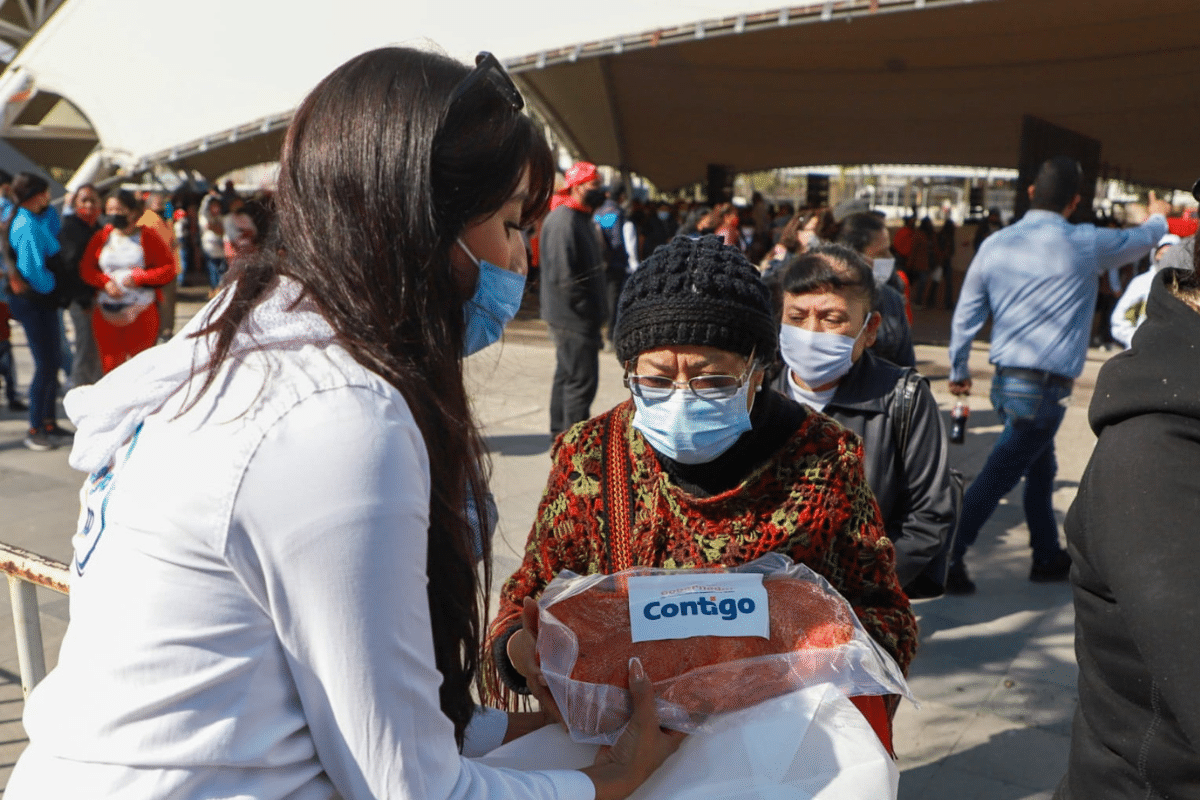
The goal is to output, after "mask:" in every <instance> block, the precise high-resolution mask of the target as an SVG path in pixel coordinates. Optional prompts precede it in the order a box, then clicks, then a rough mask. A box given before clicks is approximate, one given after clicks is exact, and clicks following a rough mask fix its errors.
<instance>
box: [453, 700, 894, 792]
mask: <svg viewBox="0 0 1200 800" xmlns="http://www.w3.org/2000/svg"><path fill="white" fill-rule="evenodd" d="M705 728H706V729H705V730H704V731H702V732H700V733H696V734H693V735H691V736H689V737H688V738H686V739H684V741H683V744H682V745H680V747H679V750H678V751H677V752H676V753H675V754H674V755H672V756H671V757H670V758H669V759H667V761H666V763H664V764H663V766H662V767H661V768H660V769H659V770H658V772H656V773H655V774H654V775H652V776H651V777H650V779H649V780H648V781H647V782H646V783H645V784H643V785H642V787H641V788H640V789H638V791H636V792H635V793H634V794H633V795H632V796H631V800H785V799H786V800H862V798H871V800H883V799H884V798H895V797H896V791H897V786H898V783H899V779H900V775H899V771H898V770H897V769H896V765H895V762H893V761H892V759H891V758H890V757H889V756H888V754H887V752H886V751H885V750H884V749H883V745H881V744H880V743H879V739H878V737H876V735H875V733H874V731H872V730H871V726H870V725H869V724H868V723H867V721H866V719H864V718H863V715H862V714H860V713H859V711H858V709H857V708H855V707H854V706H853V705H852V704H851V703H850V701H849V700H847V699H846V696H845V695H844V694H843V693H842V691H841V690H840V689H838V688H836V687H834V686H832V685H830V684H820V685H817V686H812V687H809V688H807V689H801V690H799V691H796V692H792V693H790V694H786V695H782V696H780V697H776V698H774V699H773V700H768V701H766V702H765V703H760V704H759V705H757V706H754V707H752V708H748V709H745V710H743V711H733V712H729V713H727V714H719V715H716V716H714V717H712V718H710V720H709V722H708V724H707V725H706V726H705ZM598 749H599V747H598V746H597V745H594V744H581V743H578V742H575V741H573V740H572V739H571V738H570V736H569V735H568V734H567V732H566V731H565V730H563V728H562V727H561V726H559V725H550V726H547V727H545V728H541V729H540V730H537V731H534V732H533V733H531V734H529V735H528V736H523V737H521V738H520V739H516V740H514V741H512V742H509V743H508V744H506V745H504V746H502V747H500V748H497V749H496V750H493V751H492V752H491V753H489V754H488V755H486V756H483V757H482V758H479V759H476V761H479V762H481V763H484V764H488V765H490V766H494V767H509V768H512V769H520V770H534V769H579V768H582V767H586V766H589V765H590V764H592V763H593V761H594V760H595V758H596V752H597V751H598Z"/></svg>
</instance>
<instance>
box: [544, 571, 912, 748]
mask: <svg viewBox="0 0 1200 800" xmlns="http://www.w3.org/2000/svg"><path fill="white" fill-rule="evenodd" d="M730 572H733V573H757V574H761V575H762V576H763V578H762V580H763V584H764V585H768V582H773V583H772V584H771V585H772V586H773V587H775V588H780V587H785V586H786V587H787V591H789V592H795V591H796V590H799V589H803V592H802V593H801V594H803V598H802V599H803V600H804V602H806V603H814V604H819V605H820V607H821V608H822V609H823V611H822V613H823V614H824V613H826V611H827V610H828V609H830V608H834V609H835V610H836V611H837V620H838V624H837V632H838V637H837V643H836V644H834V645H829V646H824V645H823V646H819V647H813V646H806V647H805V648H804V649H799V650H788V651H782V652H781V651H778V650H777V651H775V652H771V653H769V654H765V655H758V656H756V657H751V658H738V659H731V660H721V661H720V663H717V661H716V659H707V660H706V659H705V658H703V657H699V658H692V656H693V654H695V653H697V651H698V649H699V648H705V649H706V652H707V651H712V652H720V653H726V652H729V651H730V650H734V651H738V652H742V651H745V650H747V649H754V648H757V649H758V650H761V649H762V648H761V647H760V646H759V645H761V643H762V641H763V640H761V639H758V640H755V639H753V638H752V637H751V638H749V639H747V638H743V639H742V640H735V639H717V638H716V637H694V638H689V639H675V640H670V641H666V642H661V641H660V642H638V643H634V642H633V641H632V640H631V636H630V633H629V629H630V626H631V621H630V613H629V610H628V606H627V605H625V606H622V600H621V597H622V596H625V597H627V596H628V594H627V591H626V587H627V586H628V579H629V578H631V577H638V576H652V575H676V574H680V573H686V574H688V575H696V576H703V575H720V574H725V573H730ZM776 579H779V580H778V581H776ZM781 590H782V589H781ZM622 593H625V594H624V595H623V594H622ZM797 596H798V595H796V594H794V593H793V594H790V595H788V598H795V597H797ZM568 601H570V603H569V604H568ZM626 602H627V601H626ZM538 606H539V625H540V628H539V631H538V641H537V649H538V656H539V658H540V660H541V666H542V672H543V674H544V675H545V677H546V681H547V683H548V684H549V687H550V691H551V693H552V694H553V695H554V700H555V702H556V703H557V704H558V707H559V709H560V711H562V713H563V717H564V719H565V721H566V723H567V727H568V729H569V730H570V732H571V736H572V737H573V738H574V739H575V740H576V741H579V742H587V743H591V744H612V743H613V742H615V741H616V739H617V737H618V736H619V735H620V733H621V731H623V730H624V728H625V725H626V724H627V723H628V720H629V715H630V712H631V708H632V707H631V705H630V698H629V693H628V691H627V689H626V687H627V686H628V672H627V667H626V665H627V662H628V659H629V658H630V657H631V656H633V655H637V656H639V657H640V658H641V659H642V663H643V666H644V667H645V668H646V672H647V674H648V675H649V676H650V678H651V680H652V681H653V682H654V690H655V694H656V696H657V698H658V715H659V719H660V720H661V722H662V724H663V726H664V727H668V728H673V729H675V730H680V731H684V732H686V733H695V732H697V731H700V730H704V729H705V727H704V726H705V724H706V721H707V720H708V719H709V718H710V717H711V715H712V714H715V713H721V712H726V711H731V710H739V709H742V708H746V707H749V706H751V705H754V704H755V703H759V702H761V701H763V700H767V699H770V698H771V697H776V696H779V695H781V694H785V693H788V692H791V691H794V690H796V689H800V688H804V687H806V686H814V685H817V684H824V683H830V684H833V685H834V686H836V687H837V688H839V689H840V690H841V691H842V692H843V694H845V695H847V696H854V695H886V694H899V695H904V696H906V697H909V698H910V699H911V698H912V695H911V694H910V693H909V690H908V685H907V683H905V680H904V676H903V673H902V672H901V671H900V668H899V666H898V665H897V664H896V662H895V661H894V660H893V659H892V657H891V656H890V655H888V653H887V652H886V651H884V650H883V648H881V647H880V646H879V645H878V644H876V643H875V641H874V640H873V639H871V637H870V635H869V634H868V633H867V632H866V630H865V629H864V628H863V627H862V623H860V622H859V621H858V618H857V616H855V614H854V611H853V609H852V608H850V604H849V603H848V602H846V600H845V598H843V597H842V596H841V595H840V594H838V593H837V591H836V590H834V589H833V587H832V586H830V585H829V582H828V581H826V580H825V579H824V578H822V577H821V576H819V575H817V574H816V573H815V572H813V571H812V570H811V569H809V568H808V567H806V566H804V565H803V564H794V563H793V562H792V561H791V559H789V558H787V557H786V556H784V555H782V554H779V553H770V554H767V555H765V556H763V557H762V558H759V559H756V560H754V561H752V562H750V563H748V564H745V565H742V566H740V567H733V568H730V569H725V568H705V569H695V570H665V569H649V568H637V569H632V570H626V571H624V572H620V573H617V574H615V575H589V576H586V577H584V576H579V575H576V574H575V573H572V572H569V571H564V572H562V573H560V574H559V575H558V576H557V577H556V578H555V579H554V580H553V581H551V583H550V585H549V586H547V587H546V590H545V592H543V594H542V597H541V599H540V600H539V602H538ZM556 608H558V609H559V613H560V615H562V616H565V617H566V618H567V619H568V620H569V622H570V623H572V624H574V626H575V628H576V630H572V628H571V627H570V624H568V623H566V622H564V621H563V620H562V619H560V618H559V616H558V615H556ZM567 611H570V613H569V614H568V613H567ZM777 616H778V614H777V612H776V611H772V617H773V619H772V623H771V624H772V628H773V629H774V628H775V626H776V623H777V622H778V621H779V620H778V619H777ZM821 618H822V619H826V618H827V617H821ZM789 619H790V617H789ZM792 627H793V628H797V629H799V628H801V627H802V626H800V625H799V624H798V623H796V624H794V625H792ZM805 635H807V634H805ZM814 635H817V636H818V638H820V637H821V635H822V634H821V632H817V631H815V628H814ZM714 642H720V644H714ZM727 642H736V644H734V645H732V646H727V645H725V644H724V643H727ZM744 642H751V643H753V644H752V645H750V646H747V647H743V646H742V643H744ZM581 653H582V655H581ZM581 658H582V659H584V660H582V661H581V660H580V659H581ZM589 658H590V659H591V660H587V659H589ZM688 660H690V661H692V662H697V661H698V662H699V663H701V664H703V666H699V667H696V668H690V667H686V668H685V667H680V668H677V664H678V663H679V662H680V661H688ZM600 663H602V664H603V665H604V668H602V669H598V668H597V666H596V665H597V664H600ZM577 665H578V666H579V670H578V671H576V666H577ZM610 668H611V669H610ZM573 673H574V676H573ZM668 673H669V674H668ZM598 674H604V675H605V676H606V678H605V680H603V681H590V680H584V679H581V677H580V676H581V675H588V676H589V677H592V676H595V675H598Z"/></svg>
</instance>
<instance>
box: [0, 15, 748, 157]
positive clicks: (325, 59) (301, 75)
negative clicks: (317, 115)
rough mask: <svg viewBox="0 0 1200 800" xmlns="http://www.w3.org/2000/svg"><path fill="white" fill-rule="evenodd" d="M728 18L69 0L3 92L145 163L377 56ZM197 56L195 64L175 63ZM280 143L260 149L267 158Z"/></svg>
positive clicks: (277, 112) (270, 123)
mask: <svg viewBox="0 0 1200 800" xmlns="http://www.w3.org/2000/svg"><path fill="white" fill-rule="evenodd" d="M745 5H748V6H761V7H767V6H769V5H770V2H769V0H767V1H766V2H763V0H759V1H758V2H756V1H755V0H749V2H747V3H745ZM723 13H728V4H722V3H719V2H716V1H715V0H655V2H645V0H606V2H605V3H604V4H603V5H589V4H584V3H576V4H566V3H563V2H562V0H520V1H519V2H509V3H498V2H494V1H493V0H448V2H447V1H445V0H443V2H434V0H403V2H395V0H339V2H332V3H331V2H316V0H249V1H247V0H206V2H204V3H199V4H177V3H170V4H163V3H161V2H155V0H68V1H67V2H64V3H63V4H62V6H61V7H60V8H59V9H58V11H57V13H56V14H54V15H53V16H52V17H51V18H50V20H49V21H48V22H46V23H45V24H44V25H43V26H42V27H41V29H40V30H38V31H37V33H36V34H35V35H34V36H33V38H32V39H31V40H30V41H29V42H28V43H27V44H26V45H25V46H24V47H23V49H21V51H20V52H19V53H18V54H17V56H16V58H15V59H14V60H13V61H12V63H11V64H10V65H9V67H8V69H7V70H6V71H5V73H4V75H3V76H0V94H3V95H5V96H6V98H5V99H7V96H11V95H12V94H13V93H14V92H15V91H20V90H21V89H23V88H26V87H32V88H34V89H36V90H38V91H39V92H42V93H53V94H56V95H59V96H61V97H63V98H66V99H68V100H69V101H70V102H71V103H72V104H73V105H74V106H75V107H76V108H78V109H79V111H80V112H81V113H82V114H83V116H84V117H86V119H87V121H88V122H90V124H91V127H92V128H93V129H94V131H95V133H96V135H97V136H98V138H99V141H100V145H101V147H102V148H103V149H104V150H105V151H107V152H109V153H113V154H119V155H121V156H123V158H124V160H126V161H128V162H130V163H136V162H137V161H139V160H141V159H144V158H146V157H149V156H152V155H154V154H160V153H162V152H163V151H166V152H168V153H169V152H170V151H172V150H173V149H176V148H178V147H179V146H180V145H184V144H185V143H193V146H192V148H191V150H192V151H193V152H194V153H196V154H199V153H201V152H203V151H204V150H207V149H208V147H207V146H206V145H205V144H204V143H203V139H204V137H208V136H213V137H214V139H213V141H212V142H210V143H208V144H211V145H212V146H214V147H215V146H216V145H218V144H227V143H228V134H227V132H228V131H231V130H236V129H239V128H241V129H242V130H243V137H242V138H243V139H244V140H248V139H249V138H252V135H254V134H264V133H268V132H270V131H279V130H281V128H282V127H284V126H286V121H287V119H288V118H290V114H291V112H292V110H293V109H294V108H295V107H296V106H297V105H299V103H300V101H301V100H302V99H303V98H304V96H305V95H306V94H307V93H308V91H309V90H311V89H312V87H313V86H315V85H316V83H317V82H318V81H319V80H320V79H321V78H323V77H324V76H325V75H327V74H328V73H329V72H330V71H332V70H333V69H334V68H335V67H336V66H338V65H339V64H341V63H343V62H344V61H346V60H347V59H349V58H350V57H352V56H354V55H356V54H358V53H361V52H363V51H366V50H370V49H372V48H375V47H380V46H383V45H388V44H407V45H413V46H421V47H434V48H440V49H442V50H444V51H445V52H447V53H448V54H450V55H452V56H454V57H457V58H460V59H462V60H464V61H470V60H471V59H472V58H473V56H474V54H475V53H476V52H478V51H479V50H491V51H492V52H494V53H495V54H496V55H497V56H498V57H500V58H501V59H505V58H510V57H515V56H519V55H526V54H528V53H536V52H539V51H542V50H547V49H553V48H560V47H562V46H563V45H564V44H565V43H572V42H582V41H591V40H595V39H603V38H606V37H610V36H617V35H620V34H623V33H627V32H629V31H631V30H646V29H652V28H657V27H664V26H670V27H674V26H676V25H678V23H679V22H680V21H681V20H689V21H694V20H697V19H701V18H705V17H712V16H716V15H720V14H723ZM187 53H195V54H196V56H195V58H194V59H193V60H192V61H190V62H189V63H186V64H185V65H183V66H172V65H173V64H176V63H177V62H178V59H179V58H180V56H181V54H187ZM138 67H141V75H140V76H139V77H138V78H137V79H136V81H135V80H133V79H132V78H131V76H132V75H133V74H136V70H137V68H138ZM218 134H221V136H220V137H219V141H218V138H217V135H218ZM234 138H235V139H236V138H238V137H237V135H236V134H235V136H234ZM277 142H278V137H275V138H274V139H273V140H272V141H271V142H270V143H269V144H268V143H266V142H260V146H261V145H263V144H267V145H268V146H266V147H261V149H262V151H263V152H262V155H263V156H264V159H263V160H269V159H271V158H272V157H273V154H274V152H275V150H274V149H272V148H277ZM205 171H208V170H205ZM212 177H215V175H212Z"/></svg>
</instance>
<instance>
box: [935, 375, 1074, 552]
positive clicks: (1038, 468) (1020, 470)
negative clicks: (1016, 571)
mask: <svg viewBox="0 0 1200 800" xmlns="http://www.w3.org/2000/svg"><path fill="white" fill-rule="evenodd" d="M1070 395H1071V389H1070V387H1067V386H1060V385H1055V384H1049V383H1043V382H1038V381H1034V380H1029V379H1026V378H1017V377H1013V376H1003V375H1001V374H1000V373H999V372H997V373H996V377H995V378H994V379H993V380H992V397H991V399H992V406H993V407H994V408H995V409H996V413H997V414H998V415H999V417H1000V421H1001V422H1003V423H1004V431H1003V432H1002V433H1001V434H1000V438H999V439H997V440H996V445H995V447H993V448H992V452H991V454H990V455H989V456H988V460H987V463H985V464H984V465H983V469H982V470H981V471H980V472H979V475H977V476H976V477H975V480H974V481H972V483H971V486H970V488H968V489H967V491H966V494H965V495H964V496H963V505H962V515H961V516H960V518H959V523H958V534H957V537H956V539H955V542H954V559H953V560H954V562H955V563H958V562H961V561H962V558H963V554H964V553H965V552H966V551H967V548H968V547H970V546H971V545H973V544H974V543H975V539H976V538H977V537H978V536H979V530H980V528H982V527H983V525H984V523H986V522H987V521H988V519H989V518H990V517H991V516H992V512H994V511H995V510H996V506H997V505H999V503H1000V499H1001V498H1002V497H1004V496H1005V495H1006V494H1008V493H1009V492H1010V491H1012V488H1013V487H1014V486H1016V485H1017V483H1018V481H1020V480H1021V478H1022V477H1023V478H1025V522H1026V524H1027V525H1028V526H1029V546H1030V547H1031V548H1033V559H1034V561H1035V562H1038V561H1045V560H1047V559H1049V558H1051V557H1053V556H1054V555H1055V554H1057V553H1058V551H1059V550H1060V549H1061V548H1060V547H1059V544H1058V520H1057V519H1056V518H1055V516H1054V506H1053V503H1052V495H1053V492H1054V476H1055V474H1056V473H1057V472H1058V462H1057V460H1055V457H1054V434H1055V433H1057V432H1058V426H1059V425H1060V424H1062V420H1063V415H1064V414H1065V413H1066V406H1065V400H1066V398H1068V397H1070Z"/></svg>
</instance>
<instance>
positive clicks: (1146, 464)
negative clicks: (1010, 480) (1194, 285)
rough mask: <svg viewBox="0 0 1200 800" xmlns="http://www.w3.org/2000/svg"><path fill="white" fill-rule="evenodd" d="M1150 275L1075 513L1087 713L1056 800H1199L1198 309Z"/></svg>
mask: <svg viewBox="0 0 1200 800" xmlns="http://www.w3.org/2000/svg"><path fill="white" fill-rule="evenodd" d="M1165 275H1166V272H1165V271H1164V272H1160V273H1159V274H1158V275H1157V276H1156V277H1155V280H1154V283H1153V286H1152V288H1151V290H1150V297H1149V301H1148V303H1147V308H1146V314H1147V318H1146V321H1145V322H1144V323H1143V324H1142V326H1141V327H1140V328H1139V329H1138V331H1137V333H1136V334H1135V335H1134V337H1133V346H1132V348H1131V349H1129V350H1126V351H1125V352H1123V353H1120V354H1118V355H1116V356H1114V357H1113V358H1112V359H1111V360H1110V361H1109V362H1108V363H1107V364H1105V365H1104V367H1103V368H1102V369H1101V371H1100V377H1099V380H1098V381H1097V383H1096V391H1095V393H1094V394H1093V395H1092V404H1091V407H1090V408H1089V410H1088V419H1089V422H1090V423H1091V426H1092V430H1093V431H1095V432H1096V434H1097V436H1099V437H1100V438H1099V441H1098V442H1097V443H1096V448H1095V450H1094V451H1093V452H1092V458H1091V461H1090V462H1089V464H1088V468H1087V471H1086V472H1085V473H1084V476H1083V479H1082V482H1081V484H1080V486H1079V493H1078V494H1077V495H1076V497H1075V502H1074V503H1073V504H1072V505H1071V509H1070V511H1069V512H1068V514H1067V521H1066V532H1067V542H1068V547H1069V549H1070V553H1071V558H1072V559H1073V561H1074V566H1073V568H1072V570H1071V582H1072V584H1073V589H1074V595H1075V654H1076V658H1077V660H1078V662H1079V707H1078V709H1077V711H1076V713H1075V725H1074V732H1073V735H1072V737H1071V756H1070V762H1069V768H1068V772H1067V775H1066V777H1065V778H1064V779H1063V781H1062V783H1061V784H1060V785H1059V788H1058V793H1057V795H1056V797H1058V798H1063V799H1064V800H1065V799H1066V798H1072V799H1073V800H1104V798H1129V797H1136V798H1196V797H1200V603H1197V602H1196V597H1197V592H1196V589H1197V584H1198V578H1200V313H1197V312H1196V311H1195V310H1194V309H1192V308H1191V307H1190V306H1188V305H1187V304H1185V303H1183V302H1181V301H1180V300H1179V299H1177V298H1176V297H1174V296H1172V295H1171V294H1170V293H1169V292H1168V291H1167V290H1166V286H1165V285H1164V276H1165Z"/></svg>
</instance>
